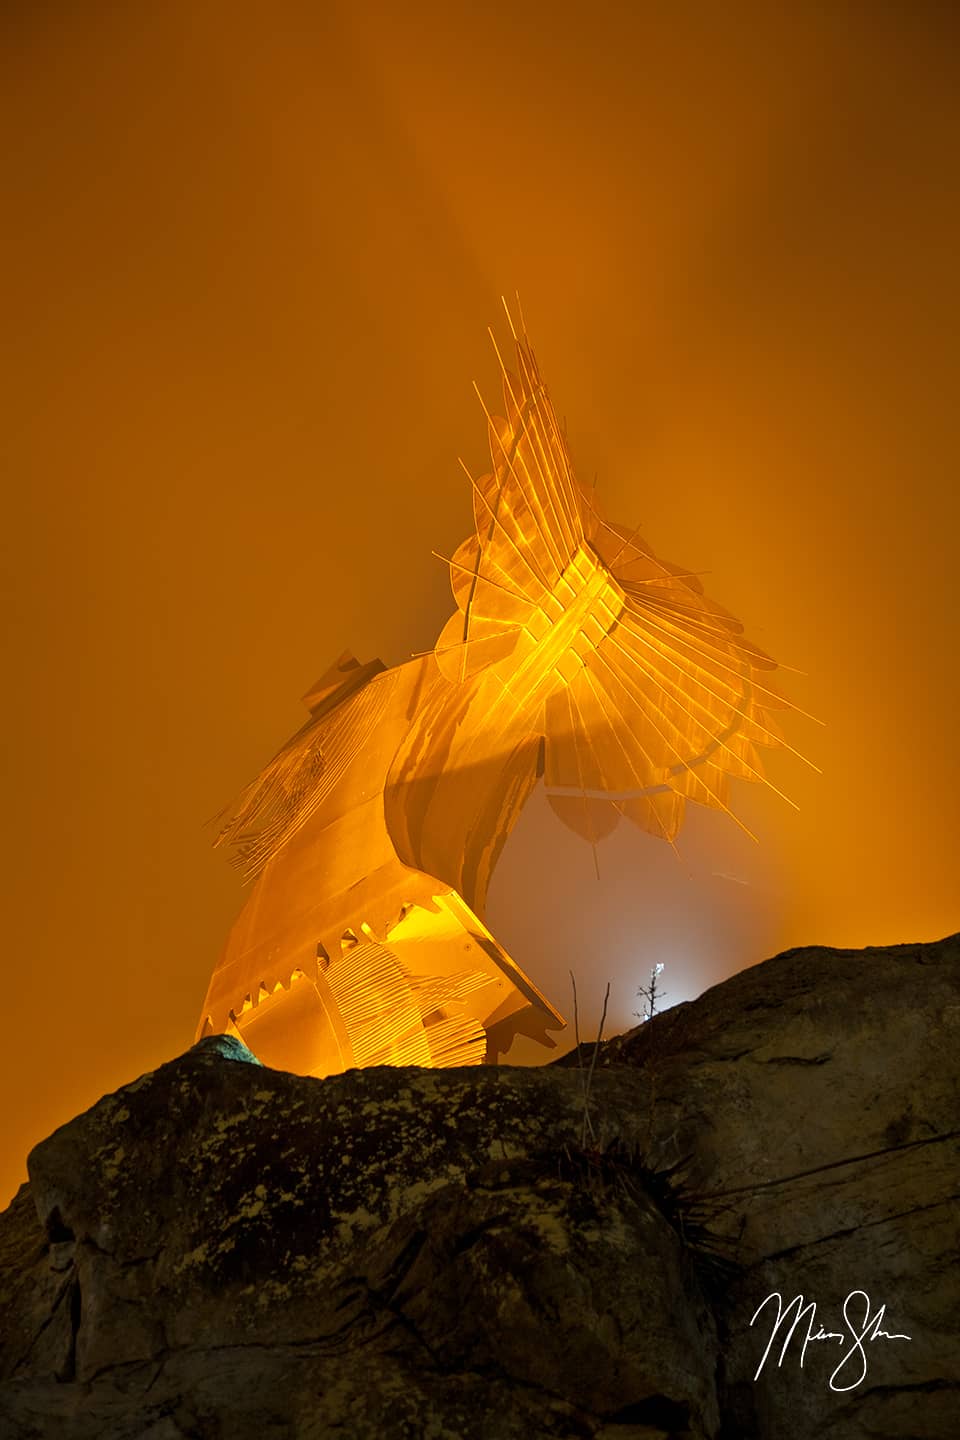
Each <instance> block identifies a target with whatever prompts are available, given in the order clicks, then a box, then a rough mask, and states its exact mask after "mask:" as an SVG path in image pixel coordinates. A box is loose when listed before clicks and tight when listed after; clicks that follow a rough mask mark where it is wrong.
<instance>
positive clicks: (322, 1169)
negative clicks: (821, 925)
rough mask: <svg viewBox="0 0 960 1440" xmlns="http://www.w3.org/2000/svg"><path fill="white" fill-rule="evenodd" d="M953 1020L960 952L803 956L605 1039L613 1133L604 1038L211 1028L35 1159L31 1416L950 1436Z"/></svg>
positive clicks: (18, 1409) (956, 1334) (273, 1438)
mask: <svg viewBox="0 0 960 1440" xmlns="http://www.w3.org/2000/svg"><path fill="white" fill-rule="evenodd" d="M958 1037H960V936H954V937H952V938H950V939H948V940H944V941H942V942H939V943H938V944H931V945H903V946H894V947H891V948H888V949H874V950H864V951H837V950H826V949H808V950H794V951H789V952H787V953H786V954H784V955H780V956H777V957H776V958H775V959H773V960H768V961H766V962H765V963H764V964H762V965H758V966H756V967H754V968H752V969H750V970H747V971H744V972H742V973H741V974H739V975H736V976H734V977H733V978H732V979H731V980H728V981H726V982H725V983H724V984H722V985H719V986H716V987H715V988H714V989H713V990H710V991H708V992H707V993H706V994H705V995H703V996H702V997H701V998H700V999H699V1000H697V1001H695V1002H693V1003H692V1004H689V1005H682V1006H678V1007H676V1009H674V1010H670V1011H667V1012H665V1013H664V1014H663V1015H661V1016H659V1017H657V1018H656V1019H655V1020H654V1021H653V1023H652V1024H649V1025H644V1026H642V1027H640V1029H639V1030H636V1031H632V1032H631V1033H630V1034H628V1035H626V1036H621V1037H618V1038H617V1039H615V1040H613V1041H611V1042H610V1043H609V1044H605V1045H604V1046H603V1047H601V1050H600V1052H599V1053H598V1055H597V1064H596V1070H595V1073H594V1076H593V1082H592V1090H591V1098H590V1109H589V1113H590V1118H591V1122H592V1130H593V1137H594V1138H592V1139H591V1138H589V1137H588V1138H587V1141H586V1143H585V1144H583V1145H581V1143H580V1141H581V1137H582V1125H583V1111H584V1105H583V1099H582V1088H581V1087H582V1076H581V1073H580V1071H579V1067H578V1064H577V1057H576V1056H573V1057H567V1058H566V1059H565V1060H564V1061H561V1062H557V1063H556V1064H554V1065H552V1066H548V1067H543V1068H540V1069H515V1068H510V1067H500V1068H499V1069H494V1068H490V1069H488V1068H481V1069H472V1070H446V1071H436V1070H433V1071H430V1070H391V1069H376V1070H361V1071H350V1072H348V1073H347V1074H346V1075H341V1076H336V1077H332V1078H331V1079H328V1080H324V1081H319V1080H311V1079H306V1078H303V1077H298V1076H294V1075H289V1074H286V1073H284V1072H280V1071H273V1070H268V1069H265V1068H263V1067H262V1066H260V1065H258V1064H257V1063H256V1062H253V1063H239V1062H240V1061H242V1060H248V1061H251V1060H252V1057H251V1056H250V1055H249V1052H247V1051H244V1050H243V1047H242V1046H239V1045H237V1044H235V1043H234V1042H232V1041H229V1040H225V1039H222V1038H220V1039H216V1040H208V1041H203V1042H201V1044H200V1045H198V1046H195V1047H194V1049H193V1050H191V1051H189V1052H187V1054H186V1055H183V1056H181V1057H180V1058H179V1059H177V1060H174V1061H172V1062H171V1063H170V1064H168V1065H164V1066H162V1067H161V1068H160V1069H159V1070H157V1071H155V1072H153V1073H151V1074H148V1075H145V1076H142V1077H141V1078H140V1079H139V1080H136V1081H134V1083H133V1084H131V1085H127V1086H125V1087H124V1088H123V1089H121V1090H119V1091H117V1092H116V1094H114V1095H109V1096H106V1097H105V1098H104V1099H103V1100H101V1101H100V1102H99V1103H98V1104H97V1105H95V1106H94V1107H93V1108H92V1109H91V1110H89V1111H88V1112H87V1113H86V1114H84V1115H81V1116H78V1117H77V1118H76V1119H75V1120H73V1121H71V1122H70V1123H69V1124H68V1125H65V1126H63V1127H62V1128H61V1129H60V1130H58V1131H56V1132H55V1133H54V1134H53V1135H51V1136H50V1138H49V1139H47V1140H45V1141H44V1142H43V1143H42V1144H40V1145H38V1146H37V1147H36V1149H35V1150H34V1151H33V1152H32V1154H31V1156H30V1160H29V1172H30V1184H29V1186H24V1187H23V1188H22V1189H21V1191H20V1193H19V1194H18V1195H17V1197H16V1198H15V1200H14V1201H13V1203H12V1205H11V1206H10V1207H9V1209H8V1210H7V1211H6V1213H5V1214H4V1215H3V1216H0V1435H2V1436H3V1437H4V1440H34V1437H47V1436H51V1437H63V1440H95V1437H96V1440H141V1437H143V1440H147V1437H149V1440H182V1437H196V1440H221V1437H222V1440H247V1437H251V1440H254V1437H255V1440H280V1437H288V1436H289V1437H295V1440H321V1437H325V1436H341V1437H344V1440H374V1437H376V1440H420V1437H434V1440H501V1437H502V1440H512V1437H517V1440H521V1437H523V1440H536V1437H561V1436H569V1437H585V1440H588V1437H599V1440H667V1437H675V1440H680V1437H683V1440H754V1437H758V1440H759V1437H763V1440H768V1437H769V1440H781V1437H782V1440H807V1437H814V1436H816V1437H827V1440H841V1437H842V1440H846V1437H857V1440H860V1437H863V1440H867V1437H869V1440H948V1437H949V1440H954V1437H955V1436H956V1435H957V1434H960V1197H958V1191H960V1083H958V1069H960V1066H958V1058H957V1057H958ZM592 1048H593V1047H586V1046H585V1047H583V1056H582V1058H583V1059H584V1062H585V1063H587V1062H588V1061H589V1060H590V1058H592V1057H591V1052H592ZM856 1291H860V1292H865V1293H866V1296H868V1297H869V1304H870V1307H871V1308H870V1315H871V1316H872V1315H873V1314H874V1313H875V1312H876V1311H877V1310H878V1309H879V1307H880V1306H881V1305H885V1306H886V1313H885V1315H884V1316H883V1317H882V1318H881V1321H880V1322H879V1323H880V1325H881V1326H882V1329H883V1330H884V1331H886V1332H887V1333H888V1334H894V1333H899V1334H906V1335H908V1336H909V1337H910V1339H897V1340H895V1339H887V1338H884V1337H883V1336H882V1335H881V1336H878V1337H877V1338H876V1339H873V1340H871V1339H869V1338H868V1339H865V1340H864V1342H863V1348H862V1351H860V1350H858V1349H857V1348H856V1346H855V1344H854V1337H853V1335H852V1334H851V1333H850V1331H849V1330H848V1329H847V1327H846V1325H845V1322H844V1318H843V1304H844V1300H845V1298H846V1297H847V1296H848V1295H849V1294H850V1293H851V1292H856ZM773 1292H780V1293H781V1294H782V1296H783V1300H784V1303H785V1304H786V1303H787V1302H789V1301H790V1300H792V1299H793V1297H794V1296H796V1295H803V1296H804V1299H805V1302H809V1301H811V1300H812V1301H816V1302H817V1312H816V1318H815V1320H813V1321H810V1319H809V1317H805V1318H804V1319H803V1320H802V1322H801V1323H800V1325H798V1327H797V1330H796V1332H795V1334H794V1337H793V1339H792V1340H791V1341H790V1342H789V1344H788V1346H787V1349H786V1351H785V1354H784V1358H783V1361H782V1364H780V1365H778V1364H777V1361H778V1360H779V1358H780V1350H781V1345H782V1344H783V1342H784V1340H785V1338H786V1336H785V1333H784V1332H783V1331H781V1334H780V1338H779V1340H778V1341H777V1342H776V1344H775V1345H773V1346H772V1347H771V1353H770V1355H769V1357H768V1359H767V1361H766V1364H765V1366H764V1367H763V1369H762V1371H761V1373H760V1374H759V1375H757V1374H756V1372H757V1370H758V1367H759V1366H760V1362H761V1358H762V1356H763V1353H764V1349H765V1347H766V1344H767V1341H768V1339H769V1338H770V1334H771V1330H772V1326H773V1323H774V1320H775V1316H774V1315H772V1314H771V1313H770V1312H771V1305H770V1304H768V1305H767V1306H766V1307H765V1309H764V1310H763V1311H762V1312H761V1314H760V1316H759V1317H758V1318H757V1322H756V1324H755V1325H753V1326H752V1325H751V1323H750V1322H751V1318H752V1317H753V1315H754V1312H755V1311H756V1310H757V1307H758V1306H759V1305H760V1304H761V1302H762V1301H763V1300H764V1299H765V1297H766V1296H767V1295H770V1294H772V1293H773ZM864 1303H865V1301H864V1298H863V1297H862V1296H861V1297H856V1296H855V1297H854V1299H853V1300H852V1301H851V1302H850V1304H849V1306H848V1310H849V1315H850V1323H851V1325H853V1326H854V1328H855V1329H856V1332H857V1333H858V1334H859V1333H860V1332H861V1331H862V1330H863V1329H864V1326H865V1323H866V1319H867V1316H866V1315H865V1314H861V1312H862V1311H863V1307H864ZM808 1323H809V1327H810V1333H811V1335H815V1334H816V1333H817V1328H818V1327H820V1328H821V1329H822V1330H823V1331H825V1332H826V1331H829V1332H837V1335H836V1336H835V1338H833V1339H824V1338H820V1339H816V1340H814V1339H811V1341H810V1342H809V1344H808V1345H807V1348H806V1351H805V1354H804V1357H803V1365H802V1367H801V1363H800V1359H801V1350H802V1348H803V1345H802V1342H803V1336H804V1335H805V1334H806V1333H807V1329H808ZM838 1366H839V1367H840V1368H839V1369H838ZM864 1372H865V1373H864ZM831 1376H833V1388H831Z"/></svg>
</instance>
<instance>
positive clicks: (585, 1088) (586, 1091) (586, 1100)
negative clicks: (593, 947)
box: [570, 970, 610, 1150]
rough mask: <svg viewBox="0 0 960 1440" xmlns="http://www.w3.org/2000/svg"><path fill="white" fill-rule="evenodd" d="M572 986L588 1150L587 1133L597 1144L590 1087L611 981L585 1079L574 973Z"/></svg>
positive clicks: (582, 1137) (583, 1133) (582, 1134)
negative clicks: (591, 1111)
mask: <svg viewBox="0 0 960 1440" xmlns="http://www.w3.org/2000/svg"><path fill="white" fill-rule="evenodd" d="M570 984H571V985H572V986H573V1033H574V1037H575V1039H576V1042H577V1061H578V1064H579V1066H580V1090H581V1094H582V1096H583V1121H582V1124H581V1126H580V1148H581V1150H585V1149H586V1148H587V1132H588V1131H589V1134H590V1139H591V1140H592V1141H593V1142H594V1144H596V1138H597V1137H596V1135H595V1134H594V1130H593V1122H592V1121H591V1119H590V1086H591V1083H592V1081H593V1072H594V1068H595V1067H596V1063H597V1056H598V1054H599V1053H600V1042H601V1040H602V1039H603V1026H604V1022H605V1021H606V1018H607V1001H608V1000H609V999H610V981H609V980H608V981H607V989H606V994H605V995H604V997H603V1012H602V1014H601V1016H600V1029H599V1030H598V1031H597V1043H596V1044H595V1045H594V1047H593V1054H592V1055H591V1057H590V1069H589V1072H588V1073H587V1075H586V1078H584V1073H583V1054H582V1052H581V1050H580V1012H579V1010H578V1009H577V982H576V980H575V979H574V976H573V971H572V970H571V971H570Z"/></svg>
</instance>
